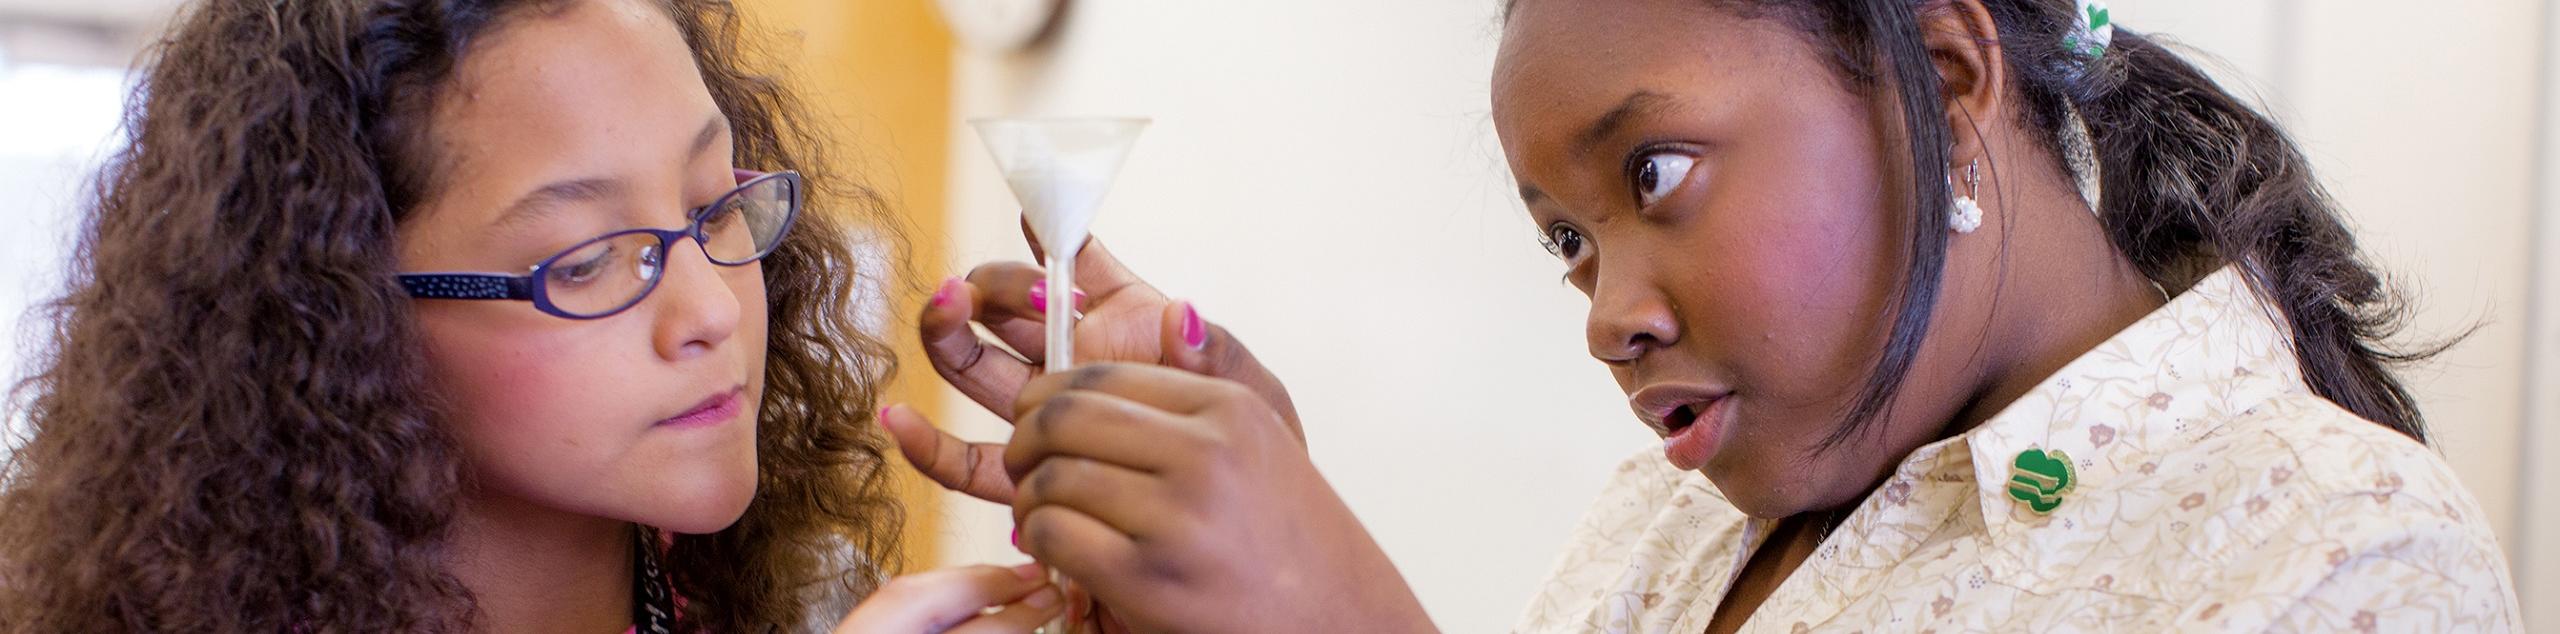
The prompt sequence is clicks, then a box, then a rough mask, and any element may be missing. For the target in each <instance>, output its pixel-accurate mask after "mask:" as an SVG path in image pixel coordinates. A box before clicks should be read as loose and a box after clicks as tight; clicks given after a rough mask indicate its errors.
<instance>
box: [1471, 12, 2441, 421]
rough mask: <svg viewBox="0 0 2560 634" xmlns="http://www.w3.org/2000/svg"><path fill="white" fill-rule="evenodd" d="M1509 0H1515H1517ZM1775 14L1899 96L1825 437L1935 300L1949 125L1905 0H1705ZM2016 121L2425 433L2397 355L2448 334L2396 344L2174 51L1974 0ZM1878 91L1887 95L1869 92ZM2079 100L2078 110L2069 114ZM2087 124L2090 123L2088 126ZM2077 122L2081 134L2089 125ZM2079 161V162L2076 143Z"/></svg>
mask: <svg viewBox="0 0 2560 634" xmlns="http://www.w3.org/2000/svg"><path fill="white" fill-rule="evenodd" d="M1512 1H1513V2H1516V0H1512ZM1707 1H1709V2H1713V3H1716V4H1719V5H1723V6H1724V7H1726V8H1729V9H1732V10H1734V11H1736V12H1737V13H1739V14H1741V15H1743V16H1745V17H1747V18H1773V19H1778V20H1781V21H1783V22H1785V23H1787V24H1790V25H1791V26H1793V27H1794V28H1797V29H1800V30H1802V31H1804V32H1806V33H1808V34H1809V35H1811V36H1812V38H1813V39H1814V40H1816V41H1819V42H1825V43H1828V45H1829V49H1830V50H1829V53H1830V57H1831V59H1832V65H1833V66H1834V68H1835V70H1836V71H1838V72H1839V73H1840V74H1841V76H1842V77H1843V78H1844V79H1845V80H1847V82H1848V83H1849V85H1851V86H1853V87H1855V88H1857V89H1859V90H1861V91H1864V92H1866V93H1867V94H1871V95H1885V96H1892V97H1894V98H1895V99H1896V106H1897V109H1898V110H1900V115H1901V117H1900V118H1901V120H1902V121H1903V122H1904V125H1903V126H1902V128H1903V129H1904V130H1905V131H1906V136H1907V141H1908V144H1909V159H1910V162H1911V173H1910V178H1911V182H1910V183H1908V185H1910V191H1911V192H1912V193H1913V196H1914V200H1913V201H1912V205H1911V210H1912V213H1913V214H1914V216H1913V220H1914V222H1912V228H1913V232H1912V234H1911V235H1910V236H1909V245H1908V246H1909V248H1910V252H1911V260H1910V262H1909V263H1908V266H1907V267H1906V268H1905V270H1904V272H1903V275H1902V281H1901V283H1900V285H1899V287H1900V292H1901V296H1900V297H1899V298H1898V299H1897V300H1896V302H1895V309H1894V316H1893V326H1892V330H1891V333H1890V334H1889V337H1888V339H1887V342H1886V345H1885V348H1884V350H1883V352H1882V353H1881V354H1880V355H1879V358H1878V359H1877V362H1876V366H1875V369H1874V371H1873V372H1872V373H1871V374H1870V375H1869V377H1868V379H1867V382H1866V384H1865V385H1864V386H1863V387H1862V388H1861V389H1860V391H1859V393H1858V396H1857V398H1856V400H1855V401H1853V402H1852V404H1851V406H1850V407H1849V410H1848V411H1847V412H1846V415H1845V417H1844V420H1845V423H1844V424H1843V425H1841V426H1839V427H1838V428H1836V429H1834V430H1833V432H1832V434H1831V437H1830V438H1829V439H1827V441H1826V445H1832V444H1837V443H1840V442H1844V441H1846V440H1847V439H1849V438H1850V437H1852V436H1854V435H1855V434H1857V433H1858V432H1860V431H1862V430H1867V429H1873V428H1874V423H1875V422H1876V419H1877V418H1878V417H1879V415H1880V414H1881V413H1882V412H1884V411H1885V409H1886V408H1887V406H1888V405H1889V404H1890V403H1891V402H1892V400H1893V398H1894V394H1895V393H1896V391H1897V389H1898V388H1899V386H1900V385H1901V384H1902V380H1903V378H1904V376H1905V375H1906V374H1908V373H1909V371H1910V368H1911V364H1912V362H1913V360H1914V359H1915V358H1916V357H1917V356H1918V354H1919V349H1920V343H1921V340H1922V339H1923V338H1924V337H1925V336H1926V334H1927V332H1928V329H1929V320H1930V317H1931V315H1932V314H1933V313H1934V312H1935V306H1936V304H1937V300H1938V290H1939V285H1940V282H1941V273H1942V272H1943V270H1944V268H1945V261H1946V253H1947V243H1948V240H1949V237H1948V227H1947V223H1948V212H1949V210H1950V207H1951V205H1953V200H1952V196H1951V195H1952V192H1951V191H1949V186H1948V184H1949V179H1948V178H1947V177H1948V171H1949V165H1948V164H1949V163H1950V160H1949V159H1950V152H1951V137H1950V133H1949V131H1948V130H1947V129H1946V126H1943V125H1937V124H1935V123H1933V122H1940V121H1946V120H1947V116H1946V115H1947V112H1946V106H1945V105H1944V104H1943V103H1942V102H1941V101H1940V99H1942V97H1941V95H1942V94H1943V93H1942V91H1941V87H1940V84H1939V80H1938V73H1937V69H1936V66H1935V65H1934V64H1933V63H1932V61H1931V59H1930V56H1929V51H1928V49H1927V46H1926V43H1925V41H1924V38H1923V35H1922V33H1921V31H1920V18H1921V16H1920V11H1921V8H1920V6H1919V5H1921V4H1922V2H1918V1H1915V0H1833V1H1827V2H1816V1H1810V0H1707ZM1979 1H1980V2H1981V4H1982V6H1983V7H1984V9H1986V10H1987V11H1988V12H1989V13H1990V16H1991V20H1992V23H1993V24H1994V25H1995V27H1996V28H1997V30H1998V31H1999V35H1998V37H1999V39H2000V50H2001V51H2002V55H2003V59H2002V60H2001V63H2003V64H2005V65H2006V67H2007V69H2008V72H2009V77H2011V78H2012V79H2014V81H2013V82H2011V84H2010V85H2012V86H2015V91H2016V92H2015V95H2016V96H2017V98H2018V100H2019V102H2020V103H2022V104H2023V105H2024V110H2025V116H2026V120H2025V123H2026V125H2028V126H2030V127H2031V128H2032V129H2033V130H2036V131H2038V134H2037V138H2038V140H2039V141H2040V142H2041V144H2042V145H2043V146H2044V148H2045V149H2047V150H2049V153H2048V155H2049V156H2050V157H2051V158H2052V160H2054V161H2056V162H2057V164H2058V165H2059V166H2060V167H2061V168H2062V173H2064V174H2069V175H2072V176H2073V177H2075V178H2079V179H2083V180H2086V179H2088V177H2089V176H2091V172H2092V171H2094V172H2095V176H2096V180H2097V182H2098V184H2099V187H2098V191H2099V192H2100V198H2099V201H2098V217H2099V219H2100V223H2101V224H2102V225H2103V226H2104V227H2105V229H2106V232H2107V237H2108V239H2109V241H2110V242H2112V243H2113V244H2114V245H2115V248H2116V250H2117V251H2119V252H2122V253H2123V254H2124V255H2125V257H2126V258H2127V259H2129V260H2131V261H2132V262H2133V264H2134V266H2136V267H2138V268H2139V269H2140V270H2141V271H2142V273H2143V274H2144V275H2145V276H2147V277H2149V278H2151V280H2152V281H2154V282H2157V283H2159V284H2160V285H2161V286H2162V287H2163V288H2165V289H2167V290H2169V291H2170V292H2179V291H2183V290H2185V289H2187V288H2188V287H2191V286H2193V285H2195V283H2196V282H2198V281H2200V280H2201V279H2203V278H2204V276H2206V275H2209V274H2212V273H2213V272H2214V271H2217V270H2220V269H2221V268H2222V267H2224V266H2226V265H2237V266H2238V268H2239V270H2240V271H2241V272H2242V273H2243V274H2244V276H2245V277H2246V278H2247V279H2248V281H2249V283H2250V285H2251V286H2252V287H2254V288H2256V289H2257V290H2258V291H2259V292H2260V293H2261V294H2263V295H2265V296H2266V297H2268V298H2269V299H2270V300H2271V301H2272V303H2274V304H2275V305H2276V307H2277V308H2278V309H2280V310H2282V311H2283V316H2284V318H2285V320H2286V321H2287V323H2288V324H2290V327H2291V329H2292V333H2291V335H2292V337H2291V339H2292V345H2293V349H2294V352H2295V354H2296V355H2297V356H2298V357H2299V358H2300V360H2301V367H2302V374H2303V378H2304V379H2305V381H2306V382H2308V383H2309V384H2310V386H2311V390H2312V391H2313V392H2315V393H2318V394H2319V395H2320V396H2321V397H2323V398H2327V399H2329V400H2330V401H2332V402H2335V403H2337V404H2338V405H2339V406H2341V407H2344V408H2346V409H2347V410H2348V411H2351V412H2354V413H2355V414H2356V415H2358V416H2362V417H2364V418H2366V419H2369V420H2372V421H2374V422H2377V423H2381V424H2383V425H2385V426H2388V427H2390V428H2392V429H2393V430H2397V431H2399V432H2400V433H2403V434H2407V435H2408V436H2409V437H2410V438H2414V439H2417V440H2418V441H2420V442H2425V441H2426V426H2425V423H2424V422H2423V419H2422V418H2421V417H2420V415H2419V413H2418V408H2417V404H2416V401H2415V399H2413V398H2412V397H2411V396H2410V395H2409V391H2408V389H2407V388H2406V387H2404V386H2402V385H2401V384H2400V381H2399V379H2398V378H2397V377H2395V376H2393V375H2392V373H2391V367H2392V366H2394V365H2398V364H2404V363H2409V362H2414V361H2419V360H2423V359H2426V358H2428V357H2431V356H2433V355H2435V354H2436V353H2437V352H2441V351H2442V350H2443V349H2444V347H2445V346H2446V345H2449V343H2450V342H2449V341H2448V342H2445V343H2438V344H2434V345H2429V346H2423V347H2419V348H2414V349H2410V350H2394V349H2392V348H2391V347H2390V346H2388V345H2386V344H2385V340H2387V339H2389V338H2390V337H2391V336H2393V335H2395V334H2397V333H2398V332H2399V330H2400V328H2401V326H2402V325H2403V324H2404V323H2405V322H2406V319H2407V316H2408V314H2409V309H2408V304H2407V302H2406V301H2405V300H2403V299H2402V298H2401V297H2400V296H2399V295H2398V294H2397V293H2395V292H2394V291H2393V290H2392V289H2391V288H2390V286H2389V285H2388V284H2387V282H2386V280H2385V278H2384V277H2383V275H2382V273H2381V272H2380V271H2378V270H2377V269H2376V268H2375V267H2373V266H2372V265H2371V264H2369V263H2367V262H2366V261H2365V260H2364V258H2363V256H2362V254H2361V253H2360V252H2359V251H2358V249H2357V247H2356V242H2355V236H2354V235H2353V234H2352V233H2350V232H2349V231H2348V230H2347V227H2346V224H2345V222H2344V219H2343V217H2342V216H2341V214H2340V213H2339V211H2338V208H2337V205H2336V203H2334V202H2332V201H2331V200H2330V198H2329V195H2328V193H2327V192H2326V191H2325V190H2324V189H2322V187H2321V186H2320V183H2319V182H2318V181H2317V180H2314V179H2313V177H2312V175H2311V168H2310V164H2309V162H2308V161H2306V160H2304V159H2303V156H2302V152H2301V150H2299V149H2298V148H2297V146H2296V145H2295V143H2294V141H2293V139H2292V138H2291V137H2290V136H2288V135H2286V134H2285V131H2284V130H2283V129H2282V128H2280V127H2277V126H2276V124H2275V122H2274V121H2273V120H2271V119H2269V118H2268V117H2267V116H2266V115H2264V114H2261V113H2259V112H2258V111H2257V110H2256V109H2254V108H2251V107H2250V106H2249V105H2248V104H2246V103H2244V102H2242V101H2241V100H2240V99H2239V98H2237V97H2234V96H2232V94H2231V93H2230V92H2229V91H2226V90H2224V89H2223V88H2222V87H2221V86H2219V85H2216V84H2215V83H2214V82H2213V80H2212V79H2211V78H2209V77H2207V76H2206V75H2205V74H2204V72H2203V71H2201V70H2199V69H2197V68H2196V66H2195V65H2194V64H2192V63H2189V62H2188V61H2187V60H2186V59H2185V58H2183V57H2180V56H2179V55H2178V54H2177V53H2175V52H2172V51H2170V50H2169V49H2167V48H2164V47H2162V46H2161V45H2160V44H2159V43H2158V42H2156V41H2154V40H2152V39H2151V38H2150V37H2147V36H2145V35H2143V34H2142V33H2140V32H2137V31H2134V30H2132V29H2128V28H2124V27H2123V26H2121V25H2118V26H2117V27H2116V29H2115V31H2114V36H2113V38H2112V42H2111V43H2110V45H2109V46H2107V47H2106V49H2105V51H2104V53H2103V54H2102V55H2099V56H2097V57H2094V58H2092V57H2090V56H2088V55H2085V54H2084V53H2083V52H2082V48H2081V47H2080V46H2077V44H2079V43H2078V42H2077V41H2075V40H2074V36H2075V34H2077V33H2078V31H2079V30H2080V26H2079V25H2080V22H2079V11H2080V10H2079V8H2078V6H2077V5H2076V3H2074V2H2072V1H2071V0H1979ZM1879 91H1889V92H1879ZM2075 115H2076V120H2075ZM2083 122H2085V125H2084V123H2083ZM2084 129H2085V130H2086V134H2085V136H2083V134H2082V132H2081V131H2082V130H2084ZM2075 155H2078V156H2083V157H2085V158H2086V159H2087V160H2072V159H2071V157H2072V156H2075Z"/></svg>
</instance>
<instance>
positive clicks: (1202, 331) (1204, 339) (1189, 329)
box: [1182, 302, 1209, 350]
mask: <svg viewBox="0 0 2560 634" xmlns="http://www.w3.org/2000/svg"><path fill="white" fill-rule="evenodd" d="M1208 344H1209V329H1208V328H1207V327H1204V326H1202V325H1201V324H1200V309H1199V308H1198V307H1195V306H1192V305H1191V304H1189V303H1187V302H1186V303H1184V304H1183V305H1182V345H1186V346H1191V349H1193V350H1198V349H1200V347H1201V346H1205V345H1208Z"/></svg>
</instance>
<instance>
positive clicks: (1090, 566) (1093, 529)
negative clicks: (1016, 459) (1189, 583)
mask: <svg viewBox="0 0 2560 634" xmlns="http://www.w3.org/2000/svg"><path fill="white" fill-rule="evenodd" d="M1022 548H1023V550H1024V551H1025V552H1028V553H1030V554H1031V556H1032V557H1035V558H1038V559H1039V560H1040V561H1041V562H1043V563H1046V564H1048V565H1049V567H1051V568H1055V569H1057V570H1058V572H1059V573H1060V574H1063V575H1066V577H1067V578H1069V579H1073V580H1075V583H1074V585H1075V586H1076V587H1078V588H1081V589H1083V590H1084V591H1085V592H1087V593H1089V594H1091V595H1093V597H1094V598H1096V599H1100V600H1101V602H1102V603H1103V604H1104V605H1139V604H1136V603H1127V602H1125V601H1124V600H1126V599H1131V598H1137V597H1144V596H1149V595H1152V594H1154V593H1155V592H1156V588H1155V584H1156V583H1158V582H1160V581H1161V580H1160V579H1156V578H1153V577H1151V576H1149V574H1148V573H1147V567H1146V566H1145V565H1144V564H1143V561H1144V560H1143V559H1141V558H1142V557H1144V555H1143V554H1142V553H1140V552H1139V551H1138V546H1137V543H1136V542H1134V541H1131V540H1130V539H1129V536H1128V535H1124V534H1121V533H1120V532H1119V531H1115V530H1112V528H1111V526H1110V525H1109V524H1105V523H1103V522H1102V520H1098V519H1094V518H1093V516H1090V515H1085V514H1083V513H1081V512H1077V511H1076V510H1075V509H1071V508H1067V507H1063V506H1044V507H1040V508H1039V509H1037V510H1034V511H1032V513H1031V515H1029V516H1028V517H1027V518H1025V519H1024V520H1023V524H1022Z"/></svg>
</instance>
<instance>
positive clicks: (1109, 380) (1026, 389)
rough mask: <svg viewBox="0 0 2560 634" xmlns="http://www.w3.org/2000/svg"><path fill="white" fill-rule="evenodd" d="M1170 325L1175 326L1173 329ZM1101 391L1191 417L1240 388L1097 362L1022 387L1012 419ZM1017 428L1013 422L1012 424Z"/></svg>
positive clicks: (1180, 373)
mask: <svg viewBox="0 0 2560 634" xmlns="http://www.w3.org/2000/svg"><path fill="white" fill-rule="evenodd" d="M1176 327H1179V326H1178V325H1177V326H1176ZM1069 391H1080V392H1101V393H1104V394H1110V395H1112V396H1117V397H1120V398H1122V399H1126V400H1129V401H1134V402H1137V403H1139V404H1142V405H1145V406H1147V407H1148V408H1151V409H1156V410H1161V411H1164V412H1166V413H1171V414H1177V415H1181V414H1196V413H1200V412H1202V411H1206V410H1208V409H1210V408H1213V407H1218V406H1220V405H1224V404H1226V403H1228V402H1231V401H1233V400H1235V399H1236V398H1237V397H1239V396H1244V397H1251V398H1259V396H1258V395H1253V394H1240V393H1241V392H1243V388H1242V386H1239V385H1237V384H1236V383H1234V382H1232V381H1227V380H1224V379H1218V378H1212V377H1206V376H1201V375H1199V374H1195V373H1192V372H1189V371H1185V370H1181V369H1176V368H1168V367H1164V366H1159V365H1147V364H1132V363H1099V364H1094V365H1088V366H1084V367H1080V368H1076V369H1074V370H1070V371H1066V372H1060V373H1056V374H1044V375H1041V376H1040V377H1039V378H1035V379H1032V380H1031V382H1029V383H1024V384H1023V385H1022V391H1021V392H1020V393H1018V394H1016V395H1015V396H1014V400H1013V412H1014V415H1015V420H1016V421H1019V420H1021V416H1023V415H1026V414H1029V413H1030V411H1031V410H1032V409H1036V408H1038V407H1040V406H1041V405H1043V404H1046V403H1048V402H1049V401H1050V400H1052V399H1055V398H1057V396H1058V395H1059V394H1061V393H1064V392H1069ZM1017 424H1019V423H1018V422H1017Z"/></svg>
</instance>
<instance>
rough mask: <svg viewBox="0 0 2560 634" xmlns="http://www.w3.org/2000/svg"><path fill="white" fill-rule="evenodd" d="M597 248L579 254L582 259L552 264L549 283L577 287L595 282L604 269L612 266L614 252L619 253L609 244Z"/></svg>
mask: <svg viewBox="0 0 2560 634" xmlns="http://www.w3.org/2000/svg"><path fill="white" fill-rule="evenodd" d="M597 247H599V248H593V249H590V250H588V251H586V252H584V253H580V254H579V256H582V257H575V258H573V259H568V260H563V261H560V262H556V263H553V264H552V265H551V283H552V284H559V285H563V286H566V287H577V286H581V285H585V284H587V283H589V282H593V281H595V279H596V276H598V275H602V274H603V273H604V271H605V269H606V268H607V267H608V266H611V265H612V263H613V260H614V257H615V255H616V254H617V253H616V252H617V251H619V249H616V248H615V247H614V246H613V245H611V244H601V245H597Z"/></svg>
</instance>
